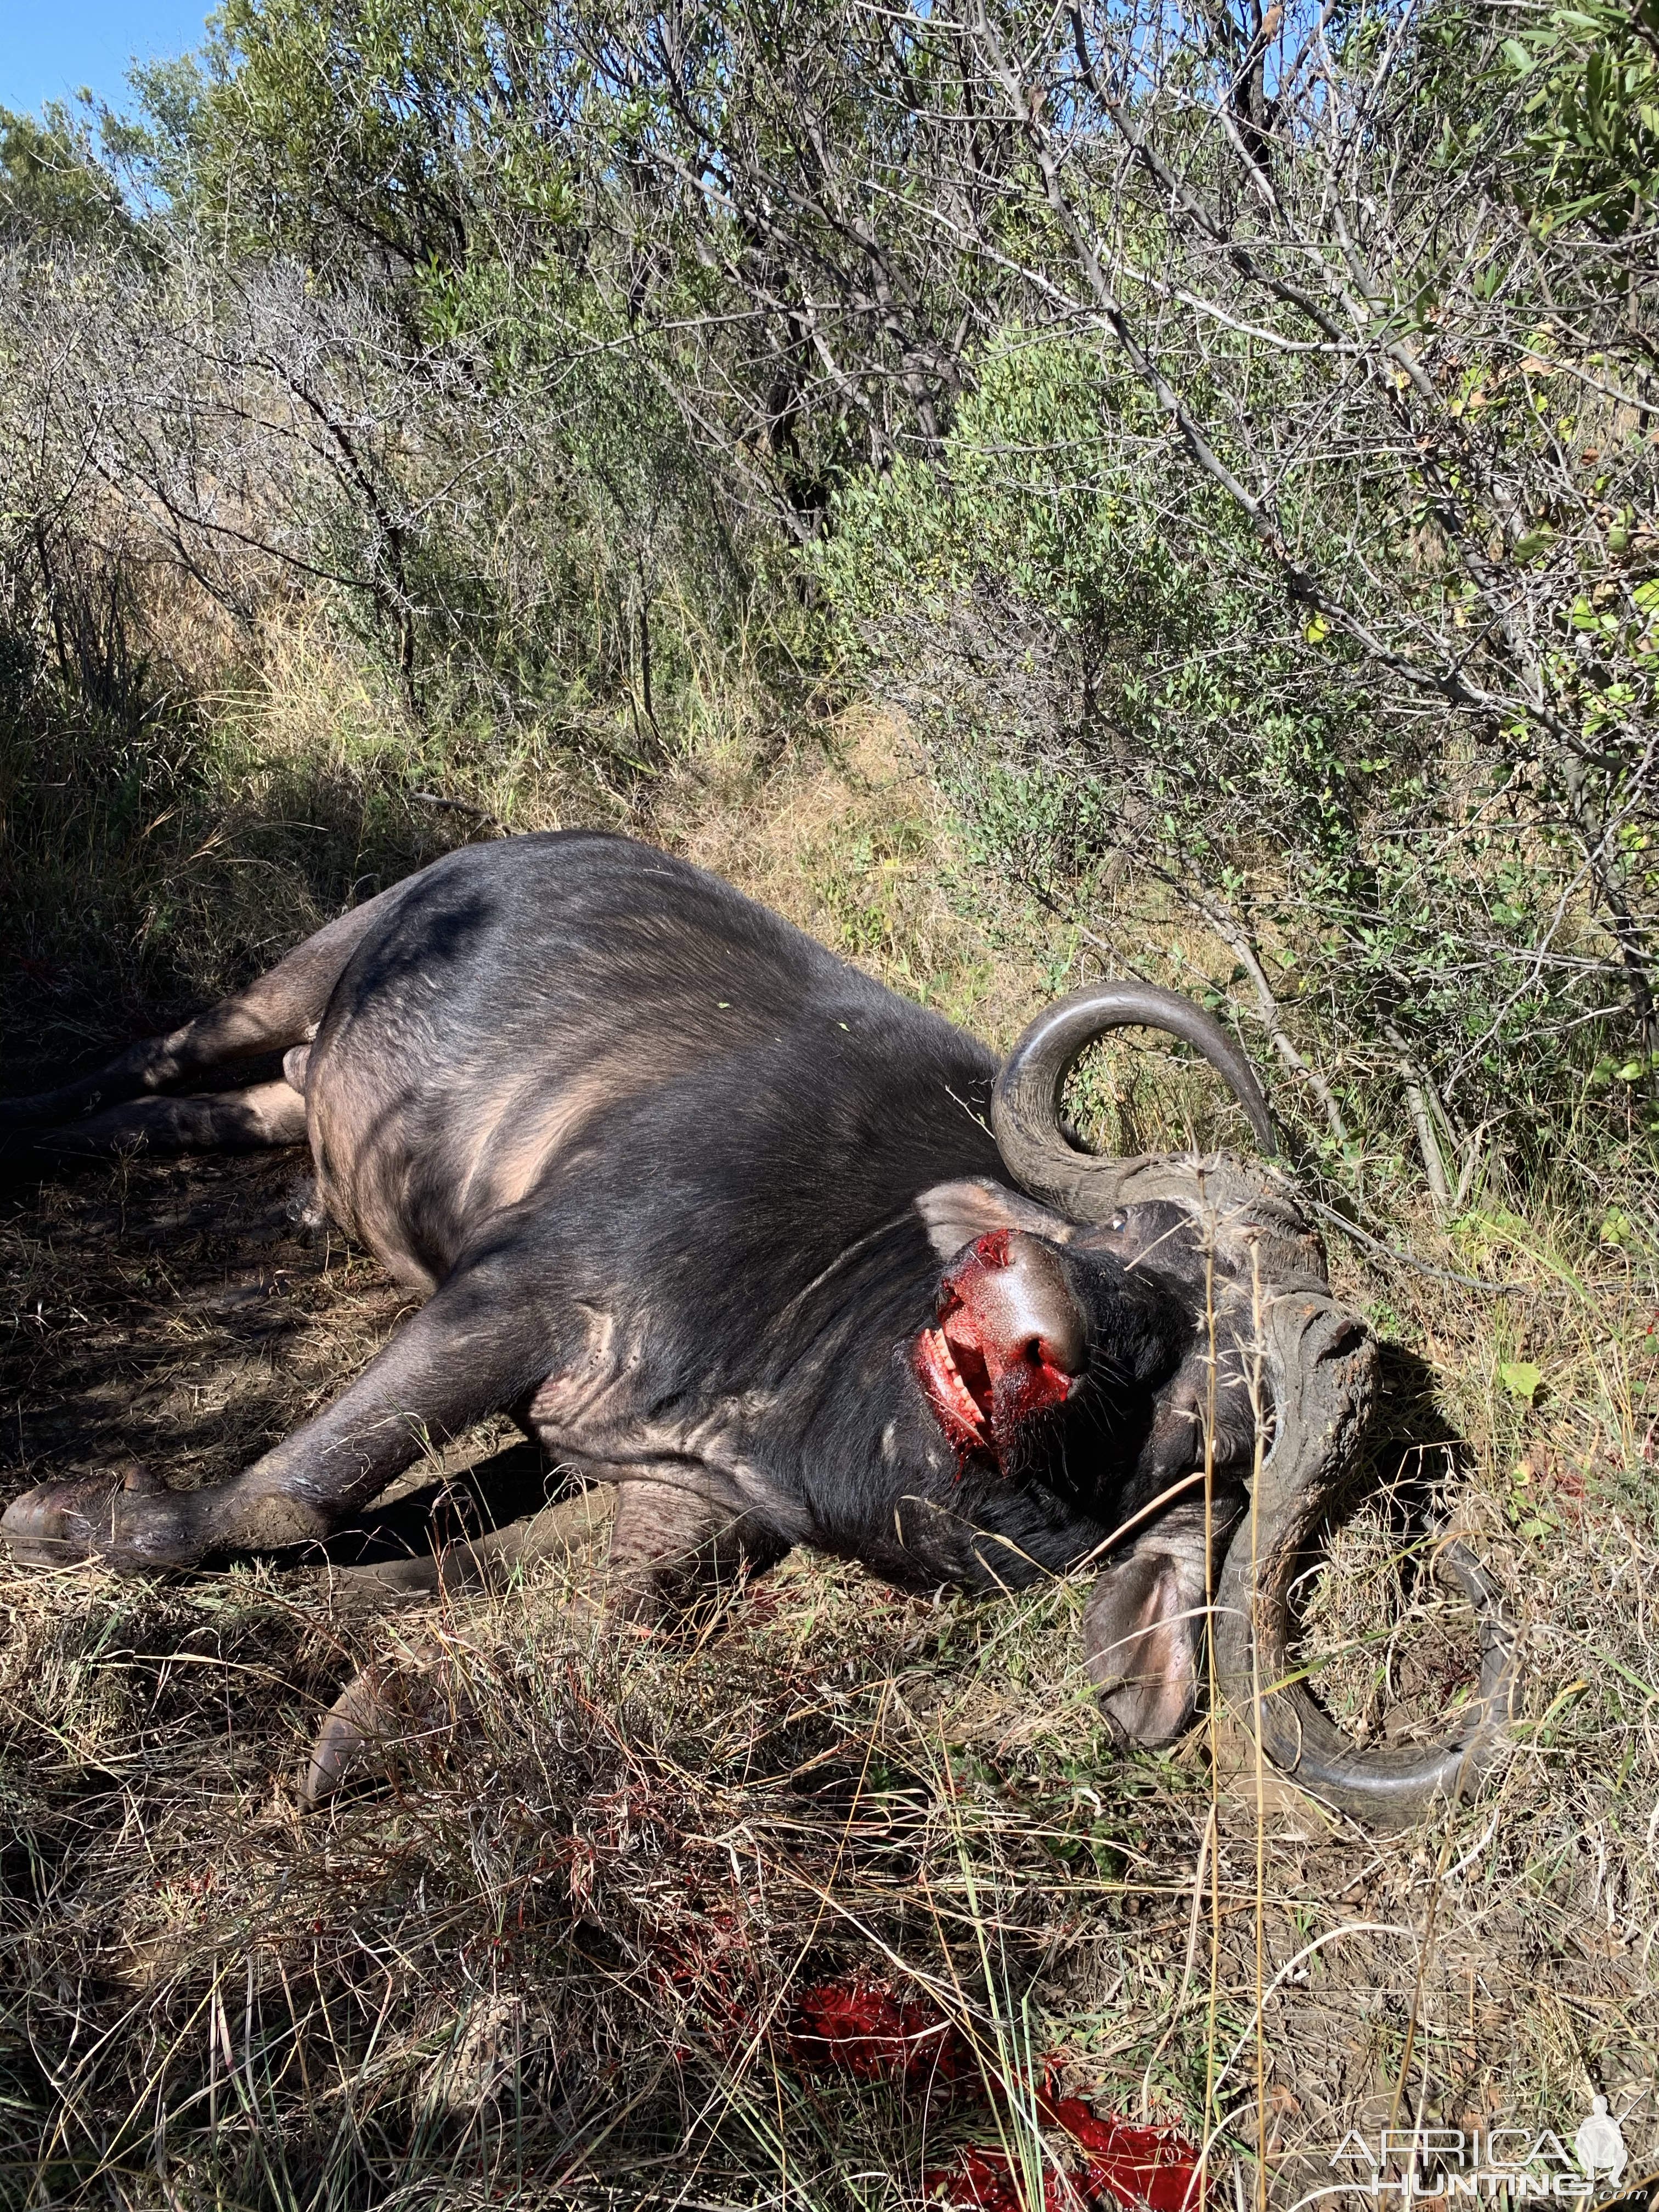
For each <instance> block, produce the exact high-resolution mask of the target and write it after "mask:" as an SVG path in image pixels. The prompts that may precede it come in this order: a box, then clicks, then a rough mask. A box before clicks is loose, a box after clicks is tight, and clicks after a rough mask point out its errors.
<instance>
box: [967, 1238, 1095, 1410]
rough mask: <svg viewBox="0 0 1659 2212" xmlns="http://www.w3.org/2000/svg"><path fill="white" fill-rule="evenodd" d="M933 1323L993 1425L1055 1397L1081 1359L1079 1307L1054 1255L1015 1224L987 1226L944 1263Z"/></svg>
mask: <svg viewBox="0 0 1659 2212" xmlns="http://www.w3.org/2000/svg"><path fill="white" fill-rule="evenodd" d="M939 1328H940V1329H941V1331H942V1332H943V1334H944V1336H945V1341H946V1343H947V1344H948V1345H949V1346H950V1347H951V1358H953V1359H954V1360H955V1362H956V1364H957V1372H958V1373H959V1374H960V1375H961V1376H962V1379H963V1383H965V1384H966V1385H967V1387H968V1389H969V1393H970V1394H971V1395H972V1396H973V1398H974V1400H975V1402H976V1403H977V1404H978V1406H979V1407H980V1408H981V1411H982V1412H983V1413H987V1414H988V1415H990V1416H991V1418H992V1420H993V1423H994V1425H996V1426H1000V1425H1002V1423H1003V1422H1005V1421H1006V1420H1007V1419H1010V1418H1012V1419H1019V1418H1020V1417H1021V1416H1023V1415H1024V1414H1027V1413H1039V1412H1042V1410H1043V1409H1044V1408H1045V1407H1049V1406H1054V1405H1058V1404H1060V1401H1062V1400H1063V1399H1065V1398H1066V1397H1067V1396H1068V1395H1070V1393H1071V1389H1072V1385H1073V1383H1074V1382H1075V1381H1076V1380H1077V1378H1078V1376H1079V1375H1081V1374H1082V1372H1083V1370H1084V1367H1085V1364H1086V1360H1087V1340H1086V1332H1085V1326H1084V1316H1083V1312H1082V1309H1081V1308H1080V1307H1079V1304H1078V1302H1077V1300H1076V1298H1075V1297H1073V1295H1072V1290H1071V1285H1069V1284H1068V1283H1067V1281H1066V1271H1065V1269H1064V1267H1062V1265H1061V1263H1060V1255H1059V1254H1058V1253H1057V1252H1056V1251H1055V1250H1054V1248H1053V1246H1052V1245H1050V1244H1047V1243H1044V1242H1043V1240H1042V1238H1041V1237H1029V1236H1027V1235H1025V1233H1024V1231H1020V1230H1017V1229H998V1230H994V1231H991V1233H990V1234H989V1235H988V1236H985V1237H981V1238H980V1239H979V1240H978V1242H977V1243H974V1244H972V1245H970V1246H969V1249H968V1250H967V1251H966V1252H964V1253H963V1255H962V1256H961V1258H960V1259H958V1260H957V1261H954V1262H953V1263H952V1265H951V1267H949V1268H948V1269H947V1270H946V1272H945V1275H944V1277H943V1278H942V1279H941V1281H940V1284H939Z"/></svg>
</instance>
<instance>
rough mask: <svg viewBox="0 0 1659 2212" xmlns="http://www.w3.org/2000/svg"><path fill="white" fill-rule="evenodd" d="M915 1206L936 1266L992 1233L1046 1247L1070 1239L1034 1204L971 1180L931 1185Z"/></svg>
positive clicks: (1065, 1226) (1054, 1216)
mask: <svg viewBox="0 0 1659 2212" xmlns="http://www.w3.org/2000/svg"><path fill="white" fill-rule="evenodd" d="M915 1206H916V1212H918V1213H919V1214H920V1215H921V1218H922V1219H923V1221H924V1222H925V1223H926V1224H927V1234H928V1236H929V1237H930V1238H931V1239H932V1241H933V1249H934V1251H935V1252H937V1253H938V1254H939V1258H940V1259H941V1260H948V1259H949V1258H950V1257H951V1254H952V1253H953V1252H960V1251H961V1249H962V1248H963V1245H964V1244H971V1243H974V1241H975V1238H977V1237H983V1236H985V1235H986V1234H987V1231H991V1230H993V1229H1023V1230H1024V1231H1027V1232H1028V1233H1029V1234H1030V1235H1031V1236H1033V1237H1047V1238H1048V1242H1049V1243H1051V1244H1069V1243H1071V1241H1072V1238H1073V1236H1074V1235H1075V1233H1076V1231H1075V1230H1074V1228H1073V1224H1072V1223H1071V1222H1069V1221H1067V1220H1066V1219H1065V1218H1064V1217H1063V1216H1062V1215H1060V1214H1058V1213H1051V1212H1049V1211H1048V1207H1047V1206H1039V1205H1038V1203H1037V1201H1036V1199H1034V1198H1026V1197H1024V1196H1023V1195H1022V1194H1020V1193H1019V1192H1018V1191H1017V1190H1009V1189H1006V1188H1005V1187H1004V1186H1003V1185H1002V1184H1001V1183H1000V1182H981V1181H980V1180H979V1178H978V1177H977V1176H967V1177H964V1178H963V1181H962V1182H936V1183H935V1184H934V1185H933V1188H932V1189H931V1190H925V1191H923V1192H922V1194H921V1196H920V1198H918V1199H917V1200H916V1201H915Z"/></svg>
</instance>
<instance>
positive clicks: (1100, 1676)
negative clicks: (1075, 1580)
mask: <svg viewBox="0 0 1659 2212" xmlns="http://www.w3.org/2000/svg"><path fill="white" fill-rule="evenodd" d="M1192 1579H1193V1577H1192V1574H1191V1570H1190V1563H1189V1562H1188V1561H1187V1560H1185V1559H1178V1558H1177V1557H1176V1555H1175V1554H1174V1553H1170V1552H1165V1551H1158V1550H1153V1549H1152V1548H1151V1547H1148V1549H1146V1551H1142V1552H1134V1553H1131V1554H1130V1556H1129V1557H1128V1558H1127V1559H1121V1560H1119V1561H1118V1562H1117V1563H1116V1564H1115V1565H1112V1566H1109V1567H1108V1568H1107V1569H1106V1571H1105V1572H1104V1573H1103V1575H1102V1576H1101V1577H1100V1579H1099V1581H1098V1582H1097V1583H1096V1584H1095V1586H1094V1589H1092V1591H1091V1593H1090V1595H1089V1602H1088V1604H1087V1605H1086V1606H1085V1607H1084V1612H1083V1658H1084V1664H1085V1666H1086V1667H1087V1668H1088V1670H1089V1673H1090V1675H1091V1678H1092V1680H1093V1682H1094V1685H1095V1687H1096V1689H1097V1691H1098V1692H1099V1693H1100V1702H1101V1705H1102V1706H1103V1709H1104V1711H1105V1714H1106V1718H1107V1722H1108V1723H1109V1726H1110V1727H1111V1729H1112V1730H1113V1732H1114V1734H1115V1735H1117V1736H1118V1738H1119V1739H1120V1741H1127V1742H1129V1743H1139V1744H1148V1745H1152V1744H1161V1743H1172V1742H1173V1741H1175V1739H1176V1736H1178V1735H1180V1734H1181V1733H1182V1729H1184V1728H1185V1727H1186V1725H1187V1723H1188V1720H1189V1719H1190V1718H1191V1717H1192V1711H1193V1707H1194V1705H1195V1704H1196V1702H1197V1699H1198V1640H1199V1632H1200V1629H1201V1628H1202V1626H1203V1607H1204V1590H1203V1586H1202V1583H1201V1582H1200V1585H1199V1588H1198V1589H1197V1591H1196V1593H1194V1591H1193V1590H1192V1589H1191V1587H1190V1585H1191V1583H1192Z"/></svg>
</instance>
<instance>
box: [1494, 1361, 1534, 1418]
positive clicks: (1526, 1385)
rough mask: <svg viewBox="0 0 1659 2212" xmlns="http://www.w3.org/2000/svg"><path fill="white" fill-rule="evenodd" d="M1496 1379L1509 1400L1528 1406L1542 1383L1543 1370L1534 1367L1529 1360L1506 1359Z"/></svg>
mask: <svg viewBox="0 0 1659 2212" xmlns="http://www.w3.org/2000/svg"><path fill="white" fill-rule="evenodd" d="M1543 1380H1544V1370H1543V1369H1542V1368H1541V1367H1534V1365H1533V1364H1532V1362H1531V1360H1530V1359H1508V1360H1505V1361H1504V1364H1503V1365H1502V1366H1501V1367H1500V1368H1499V1369H1498V1381H1499V1382H1500V1383H1502V1384H1503V1386H1504V1389H1506V1390H1507V1391H1508V1392H1509V1394H1510V1397H1511V1398H1518V1399H1519V1400H1520V1401H1521V1403H1522V1405H1523V1406H1530V1405H1531V1404H1532V1403H1533V1401H1534V1399H1535V1398H1536V1397H1537V1395H1538V1393H1539V1389H1540V1388H1541V1385H1542V1383H1543Z"/></svg>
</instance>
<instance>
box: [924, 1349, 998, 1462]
mask: <svg viewBox="0 0 1659 2212" xmlns="http://www.w3.org/2000/svg"><path fill="white" fill-rule="evenodd" d="M963 1364H966V1366H967V1367H968V1369H969V1373H968V1374H964V1373H963V1365H962V1364H958V1362H957V1354H956V1352H954V1351H953V1350H952V1348H951V1340H950V1339H949V1337H947V1336H946V1335H945V1331H944V1330H943V1329H942V1328H925V1329H923V1331H922V1332H921V1335H920V1336H919V1337H918V1338H917V1339H916V1373H917V1374H918V1375H919V1376H921V1387H922V1389H924V1390H925V1391H926V1392H927V1396H928V1400H929V1401H930V1403H931V1404H932V1406H933V1411H934V1412H935V1413H937V1414H938V1415H939V1421H940V1423H941V1425H942V1426H943V1427H944V1430H945V1435H946V1436H947V1437H949V1438H950V1439H951V1443H953V1444H954V1445H955V1446H956V1448H957V1450H958V1451H989V1450H990V1449H992V1444H991V1402H990V1401H991V1378H990V1375H989V1373H988V1371H987V1368H986V1365H985V1362H984V1360H983V1359H982V1358H980V1357H979V1356H978V1354H977V1353H975V1352H972V1351H968V1350H965V1349H964V1353H963ZM973 1370H977V1371H976V1372H975V1371H973ZM975 1384H977V1385H978V1390H977V1391H976V1390H975V1387H974V1386H975ZM981 1394H982V1395H981Z"/></svg>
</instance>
